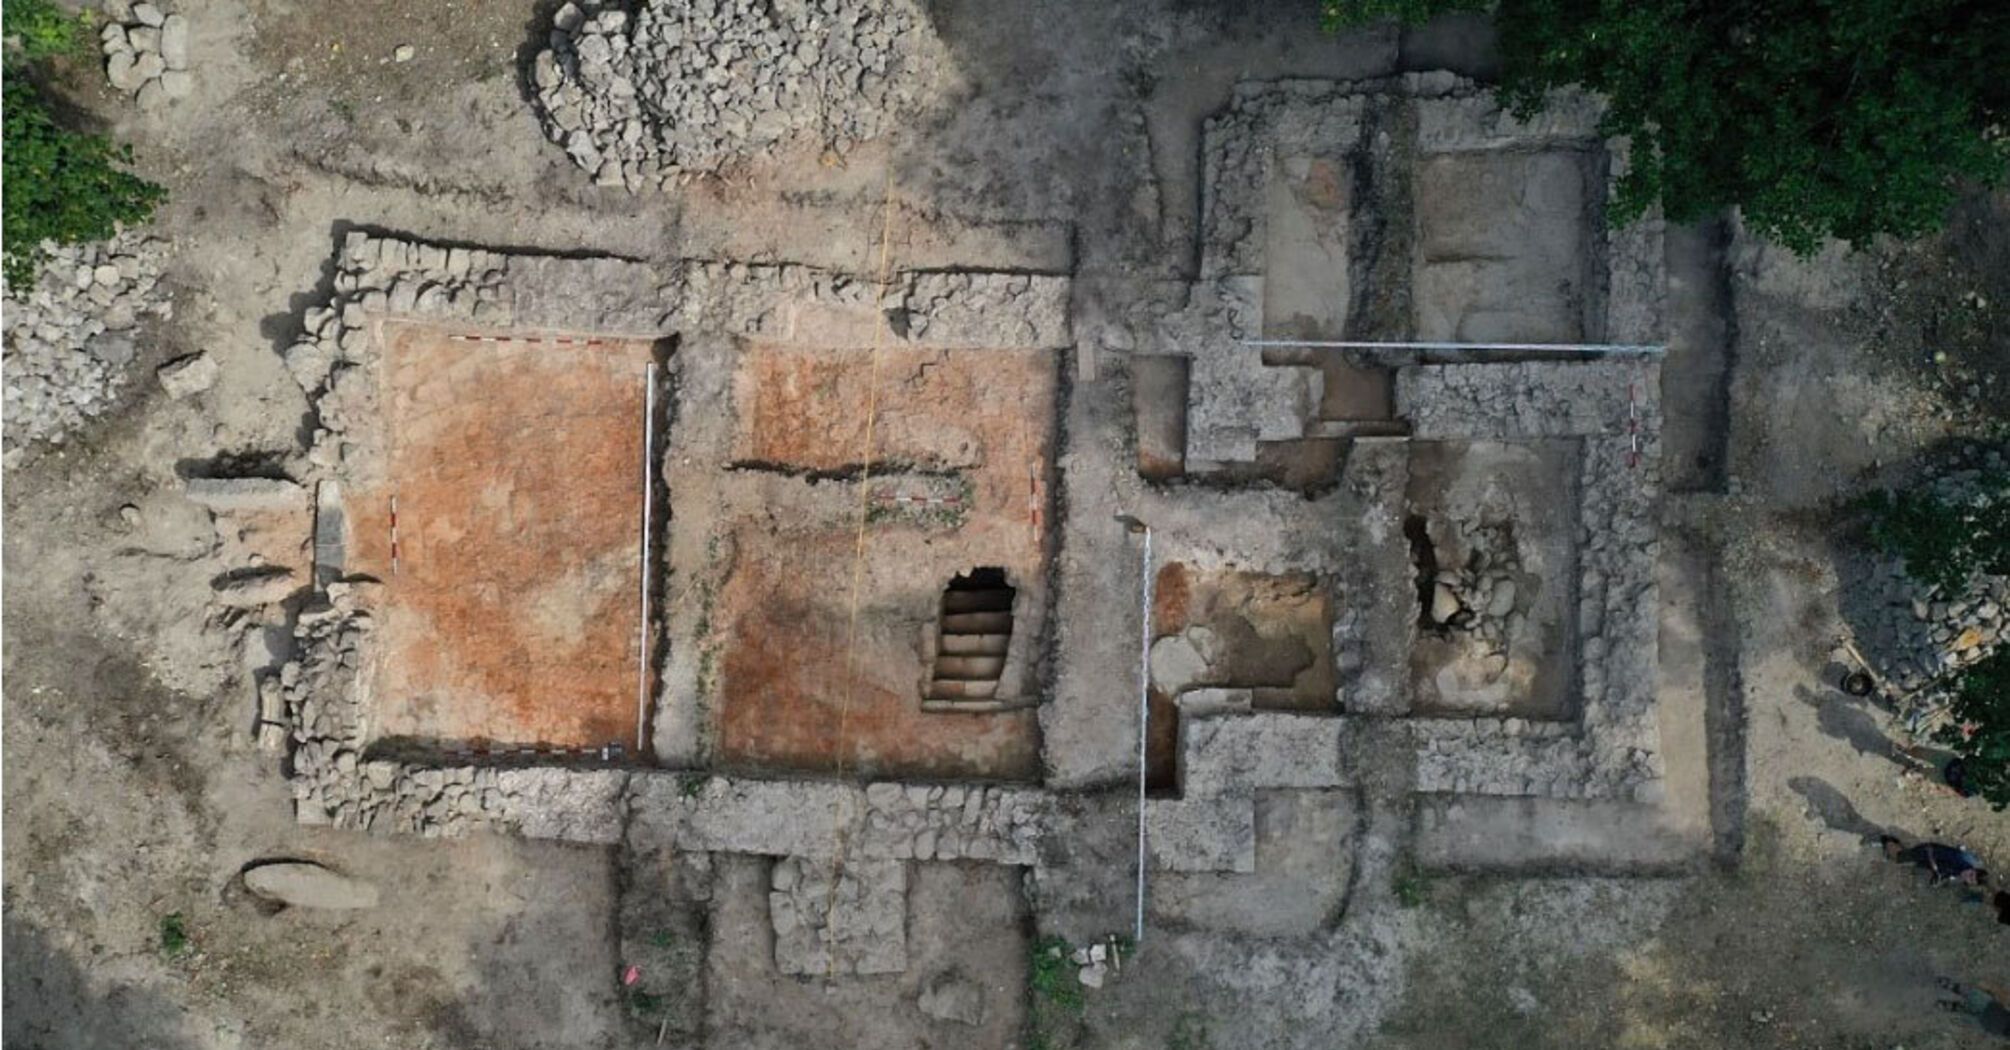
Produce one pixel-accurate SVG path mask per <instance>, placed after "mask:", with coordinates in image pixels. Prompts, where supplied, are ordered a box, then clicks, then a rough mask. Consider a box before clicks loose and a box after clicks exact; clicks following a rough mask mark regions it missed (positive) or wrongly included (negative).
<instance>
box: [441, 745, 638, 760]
mask: <svg viewBox="0 0 2010 1050" xmlns="http://www.w3.org/2000/svg"><path fill="white" fill-rule="evenodd" d="M446 753H447V755H448V756H449V757H452V758H482V759H489V758H597V759H600V760H601V761H603V762H613V761H615V760H616V759H619V758H621V757H623V756H624V755H625V754H626V751H625V750H624V749H623V748H622V746H621V745H620V744H612V743H610V744H602V745H601V746H599V747H536V746H532V747H486V746H479V745H467V746H463V747H450V748H448V749H447V751H446Z"/></svg>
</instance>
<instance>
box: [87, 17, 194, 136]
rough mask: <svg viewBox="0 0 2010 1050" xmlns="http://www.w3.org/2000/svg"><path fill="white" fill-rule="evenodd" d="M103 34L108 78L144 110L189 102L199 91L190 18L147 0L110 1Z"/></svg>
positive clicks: (106, 75)
mask: <svg viewBox="0 0 2010 1050" xmlns="http://www.w3.org/2000/svg"><path fill="white" fill-rule="evenodd" d="M105 17H106V19H107V20H108V22H107V24H106V26H105V27H104V29H102V30H100V31H99V34H98V36H99V39H100V40H101V41H102V42H103V45H104V51H105V77H106V79H108V80H110V81H111V82H112V86H113V87H115V88H117V89H119V90H120V91H123V92H125V93H126V94H128V95H131V96H132V97H133V100H134V101H136V102H138V103H139V107H140V108H141V109H144V110H155V109H159V108H160V107H161V106H163V105H165V104H167V103H169V102H176V101H179V100H181V99H185V98H187V97H188V96H189V95H190V93H192V92H193V91H194V90H195V75H194V74H193V73H191V72H190V71H189V64H188V16H186V15H183V14H168V13H167V12H165V11H162V10H161V9H160V7H159V6H158V5H156V4H153V3H149V2H146V0H142V2H141V3H137V4H135V3H131V2H129V0H107V3H106V4H105Z"/></svg>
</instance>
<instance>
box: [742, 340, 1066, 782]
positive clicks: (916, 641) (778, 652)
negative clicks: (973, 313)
mask: <svg viewBox="0 0 2010 1050" xmlns="http://www.w3.org/2000/svg"><path fill="white" fill-rule="evenodd" d="M870 361H871V359H870V354H869V353H868V352H866V351H862V350H861V351H842V352H832V351H807V350H793V349H773V348H757V349H755V350H753V351H750V352H749V355H748V358H747V361H746V363H745V364H744V365H743V366H742V371H741V375H740V386H739V391H738V397H739V406H740V408H739V410H740V412H741V431H740V436H739V440H738V444H737V446H736V450H735V451H736V453H737V455H738V456H739V458H741V459H742V460H744V461H749V462H754V461H758V462H760V463H764V464H771V465H777V466H781V467H785V468H794V469H802V470H816V471H833V472H839V471H851V470H855V469H856V468H857V466H858V464H859V463H860V461H861V460H862V459H863V458H864V454H865V453H864V449H865V409H866V406H867V405H868V403H871V404H873V405H874V406H875V407H876V411H877V415H876V418H875V420H874V433H873V456H872V459H873V460H874V461H875V473H874V476H875V478H881V479H883V480H884V482H885V483H886V485H887V486H888V487H891V488H898V487H899V486H900V484H901V483H902V479H901V475H898V474H891V475H888V474H885V473H883V472H884V471H885V470H886V469H888V467H887V465H889V464H892V465H904V466H906V467H910V468H913V469H916V470H920V471H928V472H940V473H950V474H954V475H955V476H956V477H957V478H960V479H961V481H962V482H965V483H967V489H966V490H965V491H967V493H968V506H967V508H966V509H962V510H959V511H958V512H956V513H954V514H948V515H945V516H946V517H947V518H951V519H954V523H953V524H945V523H943V522H933V523H930V522H915V521H901V520H883V519H870V520H871V523H870V525H869V526H868V528H867V530H866V536H865V550H864V557H863V560H862V561H860V560H856V559H855V552H856V549H857V532H856V529H857V521H856V519H855V518H851V519H848V520H841V521H831V522H824V523H808V522H802V521H797V520H792V519H791V518H790V516H789V515H787V514H779V515H777V514H770V515H766V516H762V517H756V518H751V519H747V520H744V521H742V522H740V523H738V524H737V526H736V528H735V546H736V548H737V549H738V551H739V557H738V559H737V564H736V568H735V570H734V572H733V575H732V576H731V577H730V578H729V579H728V581H727V582H726V585H725V588H724V590H723V591H722V592H721V595H720V599H721V601H720V605H721V610H722V612H723V614H724V618H725V622H726V624H727V626H726V639H725V643H726V648H725V652H724V661H723V664H722V670H723V672H724V674H723V678H722V687H723V690H722V691H723V696H722V698H721V702H720V704H719V708H718V713H717V719H718V723H717V725H718V748H719V755H720V758H721V761H722V762H723V763H724V764H726V765H728V766H743V767H752V768H760V769H786V770H800V771H813V772H835V773H840V774H844V775H847V776H854V775H855V776H874V775H908V776H940V777H979V778H997V779H1023V778H1030V777H1033V776H1037V775H1038V772H1039V753H1040V741H1039V723H1038V718H1037V715H1036V712H1035V711H1034V710H1033V709H1032V708H1031V707H1027V708H1024V709H1020V710H1011V711H1002V712H993V713H982V714H979V713H963V712H957V713H943V712H933V711H923V710H922V709H921V685H922V680H923V678H924V676H925V674H926V668H927V660H928V658H929V655H930V654H928V653H927V652H925V651H924V650H925V647H924V646H923V644H922V643H921V631H922V627H923V625H924V624H926V623H927V622H929V621H931V620H932V619H933V618H934V616H935V614H936V611H937V609H938V608H939V603H940V601H941V597H942V590H943V587H944V586H945V585H946V584H947V583H948V582H949V580H950V579H951V578H952V577H953V576H955V575H956V574H957V573H958V572H961V571H965V570H968V569H970V568H972V567H975V566H980V565H982V566H995V567H999V568H1002V569H1004V570H1005V571H1006V573H1007V574H1008V575H1009V577H1010V580H1011V583H1012V585H1013V586H1015V587H1018V588H1020V596H1021V600H1022V601H1023V602H1039V601H1043V600H1044V597H1043V592H1044V589H1045V586H1044V575H1045V572H1046V565H1047V558H1048V554H1047V546H1046V537H1047V530H1046V522H1045V514H1046V511H1045V507H1046V505H1047V491H1048V486H1049V484H1050V479H1051V473H1052V467H1051V462H1050V459H1051V454H1050V449H1051V443H1052V434H1053V416H1054V386H1055V370H1056V367H1057V364H1056V360H1055V358H1054V356H1053V355H1052V354H1051V353H1047V352H1043V351H995V350H982V351H929V350H914V349H901V350H887V351H883V352H882V355H881V360H880V367H879V378H880V383H879V387H878V390H877V394H876V396H869V395H871V376H872V374H873V373H872V368H871V363H870ZM778 519H779V520H778ZM854 571H856V572H857V573H858V577H857V578H858V579H859V580H860V581H861V586H860V588H859V593H858V598H857V607H858V613H857V616H858V619H857V631H856V637H855V638H854V635H853V630H852V596H853V578H854V577H853V573H854ZM1015 630H1021V631H1030V630H1031V627H1030V626H1029V625H1027V624H1025V623H1024V622H1023V621H1022V622H1021V623H1020V624H1019V625H1018V626H1017V627H1016V628H1015ZM1025 641H1028V642H1035V643H1037V641H1038V639H1037V638H1027V639H1025ZM1034 648H1037V645H1035V646H1034ZM1033 688H1034V686H1033V685H1032V683H1030V682H1029V683H1027V684H1026V691H1027V692H1030V691H1031V690H1032V689H1033ZM1021 699H1024V700H1027V701H1028V702H1030V701H1032V700H1035V699H1037V696H1026V695H1023V694H1022V696H1021Z"/></svg>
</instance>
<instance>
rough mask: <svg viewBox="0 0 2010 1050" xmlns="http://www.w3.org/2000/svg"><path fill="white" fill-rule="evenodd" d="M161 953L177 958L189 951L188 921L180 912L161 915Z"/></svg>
mask: <svg viewBox="0 0 2010 1050" xmlns="http://www.w3.org/2000/svg"><path fill="white" fill-rule="evenodd" d="M160 926H161V954H162V955H164V956H166V957H167V958H170V959H179V958H181V957H182V956H184V955H187V954H188V952H189V948H190V944H189V939H188V923H187V921H186V920H184V919H183V918H182V917H181V912H172V913H170V914H167V915H163V916H161V923H160Z"/></svg>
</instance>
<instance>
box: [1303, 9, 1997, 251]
mask: <svg viewBox="0 0 2010 1050" xmlns="http://www.w3.org/2000/svg"><path fill="white" fill-rule="evenodd" d="M1455 10H1472V11H1490V12H1491V13H1492V14H1493V21H1494V24H1495V26H1496V28H1497V31H1498V33H1499V37H1500V51H1501V63H1502V84H1501V87H1502V91H1503V94H1504V96H1505V98H1506V100H1507V101H1508V103H1509V104H1510V105H1512V106H1513V107H1514V108H1515V109H1516V110H1517V111H1520V112H1528V111H1531V110H1533V109H1534V108H1536V107H1538V106H1540V104H1541V101H1542V98H1543V96H1544V94H1545V93H1547V92H1548V91H1550V90H1551V89H1554V88H1560V87H1565V86H1568V85H1573V84H1577V85H1582V86H1584V87H1587V88H1590V89H1592V90H1595V91H1598V92H1600V93H1601V94H1603V95H1604V96H1606V98H1607V99H1608V100H1609V102H1610V109H1609V110H1608V113H1607V116H1606V130H1607V131H1608V132H1609V133H1611V134H1615V135H1624V136H1627V137H1628V138H1630V139H1631V140H1632V143H1633V154H1632V164H1631V167H1630V169H1629V170H1628V171H1627V173H1626V174H1625V176H1624V177H1623V178H1622V179H1621V181H1620V184H1619V188H1618V193H1617V196H1616V199H1615V200H1613V201H1612V208H1613V217H1614V219H1615V220H1617V221H1622V222H1623V221H1628V220H1631V219H1633V218H1636V217H1638V216H1639V215H1640V214H1641V213H1642V212H1644V211H1645V210H1646V209H1648V208H1649V207H1652V206H1653V205H1654V204H1656V203H1659V204H1660V205H1661V207H1662V210H1663V212H1664V213H1665V214H1666V215H1667V216H1668V217H1669V218H1670V219H1673V220H1675V221H1689V220H1693V219H1697V218H1702V217H1704V216H1707V215H1710V214H1712V213H1714V212H1716V211H1718V210H1720V209H1722V208H1725V207H1729V206H1733V205H1735V206H1737V207H1739V208H1741V209H1742V210H1743V214H1744V218H1745V221H1746V223H1747V225H1749V226H1750V227H1752V228H1753V229H1755V230H1757V231H1758V232H1760V233H1763V234H1765V235H1767V236H1769V237H1771V238H1773V239H1774V240H1776V241H1778V242H1780V243H1781V244H1784V245H1786V246H1788V247H1790V248H1792V249H1794V250H1796V251H1800V252H1808V251H1812V250H1814V249H1815V248H1816V247H1818V246H1819V245H1820V243H1821V241H1822V240H1823V238H1826V237H1837V238H1841V239H1843V240H1846V241H1849V242H1851V243H1853V244H1863V243H1865V242H1867V241H1869V240H1870V239H1871V238H1873V237H1875V236H1877V235H1878V234H1892V235H1895V236H1899V237H1911V236H1916V235H1919V234H1922V233H1927V232H1931V231H1932V230H1934V229H1937V228H1938V227H1939V226H1940V224H1941V223H1942V222H1943V221H1944V219H1945V216H1946V214H1947V212H1948V209H1949V206H1950V205H1951V204H1952V203H1953V201H1954V198H1955V194H1956V193H1957V192H1958V189H1959V185H1960V182H1961V181H1962V180H1963V179H1968V180H1973V181H1974V182H1977V183H1980V184H1984V185H1993V184H1998V183H2000V182H2001V181H2002V180H2003V179H2004V177H2005V175H2006V173H2010V126H2006V125H2010V3H2004V2H2002V0H1324V12H1325V17H1326V23H1327V25H1328V27H1329V28H1342V27H1346V26H1352V25H1358V24H1362V23H1366V22H1372V21H1376V20H1380V19H1384V18H1391V17H1394V18H1400V19H1403V20H1405V21H1412V22H1415V21H1421V20H1423V19H1426V18H1429V17H1431V16H1433V15H1436V14H1440V13H1443V12H1446V11H1455Z"/></svg>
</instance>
